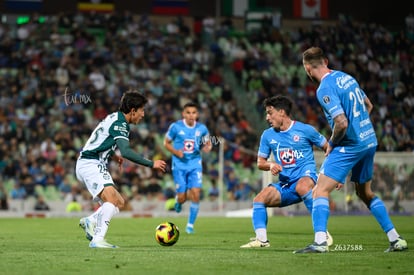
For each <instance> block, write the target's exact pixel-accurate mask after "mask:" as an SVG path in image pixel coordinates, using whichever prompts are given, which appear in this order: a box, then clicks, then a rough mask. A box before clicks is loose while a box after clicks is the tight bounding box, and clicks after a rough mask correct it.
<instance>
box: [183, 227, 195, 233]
mask: <svg viewBox="0 0 414 275" xmlns="http://www.w3.org/2000/svg"><path fill="white" fill-rule="evenodd" d="M185 232H187V234H194V228H192V227H190V226H187V227H186V228H185Z"/></svg>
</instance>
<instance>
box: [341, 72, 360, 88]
mask: <svg viewBox="0 0 414 275" xmlns="http://www.w3.org/2000/svg"><path fill="white" fill-rule="evenodd" d="M354 83H356V80H355V79H354V78H353V77H352V76H350V75H343V76H340V77H338V78H336V85H338V87H339V88H341V89H348V88H349V86H351V85H352V84H354Z"/></svg>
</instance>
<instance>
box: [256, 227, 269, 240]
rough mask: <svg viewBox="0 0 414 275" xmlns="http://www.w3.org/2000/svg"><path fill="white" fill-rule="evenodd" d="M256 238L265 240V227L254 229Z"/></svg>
mask: <svg viewBox="0 0 414 275" xmlns="http://www.w3.org/2000/svg"><path fill="white" fill-rule="evenodd" d="M255 232H256V239H258V240H259V241H261V242H266V241H267V230H266V228H258V229H256V231H255Z"/></svg>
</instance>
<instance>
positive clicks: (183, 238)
mask: <svg viewBox="0 0 414 275" xmlns="http://www.w3.org/2000/svg"><path fill="white" fill-rule="evenodd" d="M167 220H168V221H171V222H173V223H175V224H177V225H178V227H179V228H180V229H181V230H180V232H181V234H180V239H179V240H178V242H177V243H176V244H175V245H174V246H171V247H163V246H160V245H159V244H157V243H156V241H155V239H154V234H155V227H156V226H157V225H158V224H159V223H161V222H163V221H167ZM392 220H393V222H394V224H395V226H396V228H397V230H398V231H399V233H400V234H401V235H403V237H404V238H405V239H407V241H408V245H409V249H408V251H406V252H399V253H384V252H383V251H384V250H385V249H386V248H387V246H388V240H387V238H386V236H385V234H384V233H383V232H382V230H381V229H380V227H379V225H378V224H377V223H376V222H375V220H374V218H373V217H372V216H331V218H330V220H329V231H330V232H331V234H332V236H333V238H334V245H333V246H332V247H331V251H330V252H329V253H327V254H302V255H297V254H293V253H292V252H293V250H295V249H299V248H303V247H304V246H305V245H307V244H309V243H311V242H312V241H313V233H312V226H311V218H310V217H309V216H295V217H283V216H273V217H270V218H269V223H268V237H269V240H270V243H271V247H269V248H259V249H241V248H239V247H240V245H242V244H244V243H246V242H248V240H249V238H250V237H253V236H254V234H253V229H252V224H251V219H250V218H224V217H214V218H213V217H199V218H198V220H197V223H196V227H195V230H196V233H195V234H194V235H187V234H186V233H185V230H184V228H185V224H186V218H185V217H169V218H116V217H115V218H114V219H113V220H112V222H111V226H110V228H109V231H108V234H107V240H108V241H109V242H111V243H114V244H117V245H119V246H120V248H119V249H91V248H89V247H88V241H87V240H86V238H85V236H84V233H83V231H82V230H81V229H80V228H79V227H78V221H79V219H78V218H0V274H19V275H21V274H31V275H32V274H42V275H43V274H99V275H101V274H196V275H198V274H226V275H230V274H238V275H241V274H260V275H262V274H319V275H321V274H353V275H355V274H376V275H378V274H414V264H413V261H414V253H413V251H414V249H411V247H412V245H413V244H414V218H413V217H412V216H393V217H392Z"/></svg>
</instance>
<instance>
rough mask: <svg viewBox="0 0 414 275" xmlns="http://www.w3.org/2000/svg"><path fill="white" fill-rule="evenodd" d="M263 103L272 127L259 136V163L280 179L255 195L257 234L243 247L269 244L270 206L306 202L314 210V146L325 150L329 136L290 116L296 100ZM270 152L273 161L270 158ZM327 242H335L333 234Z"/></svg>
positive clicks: (254, 207) (254, 217)
mask: <svg viewBox="0 0 414 275" xmlns="http://www.w3.org/2000/svg"><path fill="white" fill-rule="evenodd" d="M263 106H264V107H265V109H266V120H267V122H268V123H269V124H270V125H271V127H270V128H268V129H266V130H265V131H264V132H263V134H262V136H261V138H260V145H259V150H258V153H257V166H258V168H259V169H260V170H263V171H270V172H271V173H272V175H274V176H276V175H279V182H274V183H271V184H269V185H268V186H267V187H265V188H264V189H263V190H262V191H261V192H260V193H259V194H257V196H256V197H255V198H254V200H253V215H252V223H253V228H254V231H255V233H256V237H255V238H252V239H250V242H249V243H247V244H245V245H242V246H241V248H255V247H269V246H270V243H269V240H268V238H267V220H268V217H267V211H266V208H267V207H285V206H288V205H292V204H296V203H300V202H302V201H303V202H304V204H305V206H306V208H307V209H308V210H309V212H312V188H313V187H314V186H315V183H316V180H317V172H316V163H315V160H314V154H313V148H314V146H315V147H319V148H321V149H323V150H326V148H327V147H328V142H327V141H326V138H325V137H324V136H323V135H321V134H320V133H319V132H318V131H316V129H315V128H314V127H313V126H311V125H309V124H305V123H302V122H299V121H296V120H293V119H292V118H291V111H292V106H293V103H292V101H291V100H290V99H289V98H288V97H285V96H273V97H270V98H267V99H265V100H264V102H263ZM271 154H273V156H274V161H272V160H270V156H271ZM327 234H328V235H329V233H327ZM327 241H329V242H330V244H332V238H331V237H330V236H329V240H327Z"/></svg>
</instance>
